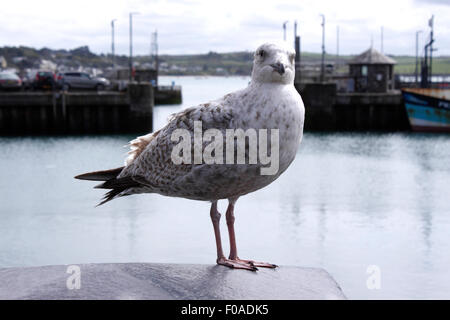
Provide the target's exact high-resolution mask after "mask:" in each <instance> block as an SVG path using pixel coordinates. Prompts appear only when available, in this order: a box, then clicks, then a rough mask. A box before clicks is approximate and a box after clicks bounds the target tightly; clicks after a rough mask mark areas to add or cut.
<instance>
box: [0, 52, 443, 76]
mask: <svg viewBox="0 0 450 320" xmlns="http://www.w3.org/2000/svg"><path fill="white" fill-rule="evenodd" d="M0 56H3V57H4V58H5V59H6V62H7V64H8V67H9V68H16V69H18V70H24V69H27V68H41V67H42V66H51V67H53V68H54V69H59V70H60V69H80V70H83V69H97V70H103V71H105V70H106V69H108V68H111V66H112V64H111V56H110V55H109V54H108V55H104V54H100V55H97V54H95V53H92V52H91V51H90V50H89V48H88V47H87V46H84V47H80V48H76V49H72V50H65V49H61V50H52V49H48V48H43V49H34V48H30V47H24V46H20V47H2V48H0ZM390 57H392V58H393V59H395V60H396V61H397V63H398V64H397V65H396V66H395V72H396V73H413V72H414V69H415V57H411V56H390ZM351 58H353V56H351V55H346V56H340V57H339V62H340V64H341V65H344V67H341V68H340V70H341V71H345V69H346V67H345V64H346V62H348V61H349V60H350V59H351ZM252 59H253V53H251V52H229V53H216V52H209V53H206V54H191V55H161V56H159V65H160V74H162V75H164V74H169V75H249V74H250V72H251V68H252ZM325 59H326V62H327V63H335V62H336V57H335V56H334V55H326V57H325ZM134 61H135V63H136V64H137V65H138V66H145V65H147V66H148V64H149V63H150V62H151V59H150V57H149V56H136V57H134ZM320 61H321V55H320V53H310V52H303V53H302V56H301V63H302V64H304V65H308V64H309V65H314V64H316V65H317V64H320ZM115 62H116V65H118V66H121V67H124V68H126V67H128V57H127V56H125V55H120V56H116V57H115ZM433 72H434V73H446V74H450V57H449V56H442V57H436V58H434V59H433Z"/></svg>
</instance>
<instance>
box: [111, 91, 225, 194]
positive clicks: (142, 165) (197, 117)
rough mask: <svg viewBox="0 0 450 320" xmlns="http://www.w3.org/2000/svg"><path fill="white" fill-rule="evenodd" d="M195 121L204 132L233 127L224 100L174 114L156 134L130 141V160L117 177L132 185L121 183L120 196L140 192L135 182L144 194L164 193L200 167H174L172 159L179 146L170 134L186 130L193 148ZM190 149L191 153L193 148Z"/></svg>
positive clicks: (190, 165) (183, 165)
mask: <svg viewBox="0 0 450 320" xmlns="http://www.w3.org/2000/svg"><path fill="white" fill-rule="evenodd" d="M194 121H201V123H202V130H203V131H205V130H207V129H211V128H214V129H218V130H221V131H222V132H225V130H226V129H228V128H233V112H232V108H230V107H229V106H228V103H227V101H224V100H218V101H214V102H210V103H206V104H201V105H199V106H197V107H191V108H188V109H185V110H183V111H181V112H179V113H176V114H173V115H172V116H171V117H170V118H169V123H168V124H167V125H166V126H165V127H163V128H162V129H160V130H158V131H157V132H155V133H152V134H149V135H146V136H143V137H139V138H137V139H136V140H133V141H132V142H131V145H132V146H134V150H132V151H131V152H132V153H131V156H132V157H130V158H129V159H128V162H127V166H126V167H125V168H124V169H123V170H122V172H121V173H120V175H119V176H118V177H117V178H118V179H121V178H125V177H129V178H132V180H130V181H133V183H132V184H130V187H129V188H127V189H124V185H123V184H121V188H122V191H121V194H120V195H125V194H132V193H135V192H136V193H137V192H139V191H137V190H136V188H138V187H137V186H136V181H138V183H139V184H140V186H141V187H142V188H146V189H147V191H146V192H157V193H166V191H167V189H168V188H177V187H176V185H177V183H176V181H177V180H179V179H182V178H183V177H184V176H186V175H187V174H189V173H190V172H191V171H192V170H193V169H194V167H198V166H202V165H203V164H179V165H176V164H174V163H173V161H172V158H171V154H172V149H173V147H174V146H175V145H177V144H178V141H175V142H174V141H172V140H171V135H172V133H173V132H174V131H175V130H176V129H185V130H187V132H189V133H190V135H191V139H192V140H191V143H192V146H193V138H194ZM191 150H192V152H193V147H192V148H191ZM192 159H193V156H192ZM113 194H114V193H113Z"/></svg>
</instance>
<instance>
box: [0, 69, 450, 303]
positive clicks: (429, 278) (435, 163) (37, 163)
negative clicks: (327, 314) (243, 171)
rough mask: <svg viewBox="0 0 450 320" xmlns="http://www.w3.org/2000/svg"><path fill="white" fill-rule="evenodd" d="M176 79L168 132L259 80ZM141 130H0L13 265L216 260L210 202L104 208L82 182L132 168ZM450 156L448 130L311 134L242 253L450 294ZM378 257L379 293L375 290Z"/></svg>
mask: <svg viewBox="0 0 450 320" xmlns="http://www.w3.org/2000/svg"><path fill="white" fill-rule="evenodd" d="M172 80H174V81H175V83H176V84H181V85H182V86H183V105H181V106H179V105H174V106H160V107H158V106H157V107H155V114H154V128H155V129H158V128H159V127H161V126H162V125H163V124H164V123H165V121H166V118H167V117H168V115H169V114H171V113H173V112H176V111H178V110H180V109H182V108H185V107H189V106H192V105H195V104H198V103H201V102H206V101H208V100H211V99H214V98H218V97H220V96H221V95H222V94H225V93H228V92H230V91H233V90H235V89H239V88H242V87H244V86H246V85H247V83H248V81H249V78H247V77H242V78H236V77H230V78H219V77H207V78H196V77H179V78H177V77H161V79H160V83H161V84H170V83H171V81H172ZM306 112H308V106H306ZM306 121H307V120H306ZM132 138H133V136H126V135H117V136H70V137H33V138H23V137H20V138H19V137H17V138H14V137H11V138H0V150H1V151H2V155H1V157H0V168H1V169H0V173H1V174H0V176H1V179H0V194H1V201H0V219H1V222H0V267H16V266H17V267H20V266H37V265H52V264H77V263H90V262H170V263H204V264H212V263H214V262H215V254H216V252H215V243H214V235H213V230H212V225H211V222H210V219H209V204H208V203H203V202H197V201H190V200H184V199H176V198H166V197H162V196H159V195H138V196H132V197H125V198H121V199H117V200H114V201H112V202H110V203H108V204H106V205H104V206H101V207H98V208H95V205H96V204H97V203H98V201H99V199H100V198H101V197H102V193H103V192H102V190H98V189H92V187H93V186H94V185H95V183H90V182H86V181H77V180H75V179H73V176H75V175H76V174H79V173H83V172H86V171H91V170H98V169H107V168H115V167H118V166H121V165H122V163H123V159H124V157H125V153H126V151H127V150H126V149H125V148H123V146H124V145H125V144H126V143H127V142H128V141H129V140H130V139H132ZM449 160H450V137H449V136H447V135H436V134H426V135H425V134H412V133H396V134H370V133H359V134H350V133H345V134H344V133H338V134H332V133H328V134H316V133H315V134H312V133H306V134H305V136H304V140H303V142H302V145H301V147H300V149H299V151H298V156H297V158H296V159H295V161H294V162H293V164H292V165H291V167H290V168H289V169H288V171H287V172H286V173H285V174H284V175H282V176H281V177H280V178H279V179H278V180H277V181H276V182H274V183H273V184H271V185H270V186H268V187H266V188H264V189H262V190H260V191H258V192H255V193H253V194H250V195H247V196H245V197H243V198H241V199H240V200H239V201H238V202H237V206H236V233H237V240H238V249H239V255H240V257H242V258H253V259H255V260H261V261H269V262H273V263H276V264H279V265H299V266H307V267H323V268H325V269H326V270H327V271H329V272H330V273H331V275H332V276H333V277H334V278H335V279H336V280H337V282H338V283H339V284H340V285H341V287H342V289H343V291H344V293H345V294H346V295H347V297H349V298H351V299H383V298H384V299H394V298H395V299H403V298H411V299H419V298H423V299H429V298H446V299H448V298H449V297H450V273H449V272H448V267H449V265H450V254H449V252H450V236H449V234H450V233H449V230H450V161H449ZM219 208H220V209H221V210H222V211H224V210H225V208H226V203H225V202H223V203H221V204H220V205H219ZM222 228H223V229H224V230H223V242H224V245H225V248H226V249H227V248H228V245H227V238H226V237H225V235H226V232H225V229H226V225H225V223H224V222H223V221H222ZM374 265H375V266H376V270H378V271H379V274H378V275H379V280H380V282H379V284H380V287H379V288H373V287H372V286H370V285H369V286H368V284H367V282H368V281H369V282H370V279H373V278H371V277H373V276H374V274H371V273H368V269H369V271H370V270H373V269H371V268H370V266H374ZM236 272H245V271H236ZM371 288H372V289H371Z"/></svg>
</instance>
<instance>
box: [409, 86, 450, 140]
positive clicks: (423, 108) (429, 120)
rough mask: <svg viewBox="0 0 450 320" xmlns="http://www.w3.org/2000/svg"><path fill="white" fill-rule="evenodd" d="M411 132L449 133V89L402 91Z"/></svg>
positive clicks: (412, 89) (410, 89)
mask: <svg viewBox="0 0 450 320" xmlns="http://www.w3.org/2000/svg"><path fill="white" fill-rule="evenodd" d="M402 94H403V100H404V102H405V108H406V112H407V114H408V119H409V124H410V125H411V129H412V130H413V131H421V132H450V89H421V88H408V89H402Z"/></svg>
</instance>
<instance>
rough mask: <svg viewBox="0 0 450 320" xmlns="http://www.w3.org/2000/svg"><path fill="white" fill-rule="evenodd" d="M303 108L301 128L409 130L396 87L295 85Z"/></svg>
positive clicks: (326, 129)
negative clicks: (342, 89)
mask: <svg viewBox="0 0 450 320" xmlns="http://www.w3.org/2000/svg"><path fill="white" fill-rule="evenodd" d="M296 88H297V90H298V91H299V92H300V94H301V96H302V99H303V102H304V104H305V109H306V117H305V131H385V132H393V131H409V130H410V126H409V122H408V115H407V113H406V109H405V107H404V105H403V99H402V95H401V93H400V92H399V91H392V92H387V93H338V92H337V90H336V84H334V83H309V84H304V85H302V86H301V87H300V86H299V85H296Z"/></svg>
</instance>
